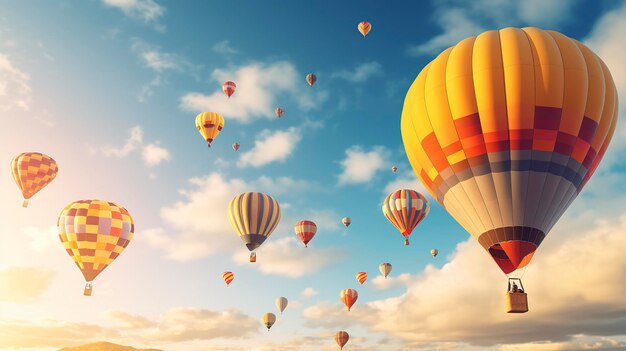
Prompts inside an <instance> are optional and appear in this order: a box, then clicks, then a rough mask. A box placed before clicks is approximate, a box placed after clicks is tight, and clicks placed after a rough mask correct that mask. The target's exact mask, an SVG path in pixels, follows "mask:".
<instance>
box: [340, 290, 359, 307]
mask: <svg viewBox="0 0 626 351" xmlns="http://www.w3.org/2000/svg"><path fill="white" fill-rule="evenodd" d="M358 297H359V293H357V292H356V290H354V289H343V290H341V294H339V298H341V302H343V303H344V304H345V305H346V308H347V309H348V311H350V308H351V307H352V305H354V303H355V302H356V299H357V298H358Z"/></svg>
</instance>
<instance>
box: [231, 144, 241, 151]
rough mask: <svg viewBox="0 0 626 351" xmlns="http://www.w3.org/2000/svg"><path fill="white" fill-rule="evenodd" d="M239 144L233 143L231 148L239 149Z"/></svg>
mask: <svg viewBox="0 0 626 351" xmlns="http://www.w3.org/2000/svg"><path fill="white" fill-rule="evenodd" d="M240 146H241V145H239V143H233V150H235V151H237V150H239V147H240Z"/></svg>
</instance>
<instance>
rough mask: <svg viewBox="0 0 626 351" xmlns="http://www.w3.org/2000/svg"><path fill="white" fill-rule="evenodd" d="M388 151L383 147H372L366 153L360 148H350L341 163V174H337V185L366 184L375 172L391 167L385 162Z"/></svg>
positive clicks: (388, 154)
mask: <svg viewBox="0 0 626 351" xmlns="http://www.w3.org/2000/svg"><path fill="white" fill-rule="evenodd" d="M389 157H390V153H389V151H388V150H387V149H386V148H385V147H383V146H374V147H373V148H372V150H371V151H366V150H365V149H364V148H363V147H361V146H352V147H350V148H349V149H347V150H346V158H345V159H343V160H342V161H341V162H340V163H341V168H342V172H341V174H339V184H340V185H343V184H362V183H368V182H369V181H371V180H372V179H373V178H374V177H375V176H376V172H378V171H380V170H383V169H385V168H386V167H388V166H389V167H391V166H390V165H388V162H387V160H388V159H389Z"/></svg>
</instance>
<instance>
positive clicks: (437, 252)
mask: <svg viewBox="0 0 626 351" xmlns="http://www.w3.org/2000/svg"><path fill="white" fill-rule="evenodd" d="M430 254H431V255H433V257H437V255H438V254H439V250H437V249H432V250H430Z"/></svg>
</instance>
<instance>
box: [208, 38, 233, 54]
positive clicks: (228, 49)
mask: <svg viewBox="0 0 626 351" xmlns="http://www.w3.org/2000/svg"><path fill="white" fill-rule="evenodd" d="M211 50H213V51H215V52H217V53H218V54H223V55H234V54H236V53H237V52H238V51H237V50H235V49H234V48H233V47H232V46H231V45H230V41H228V40H222V41H220V42H219V43H217V44H215V45H213V46H212V47H211Z"/></svg>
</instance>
